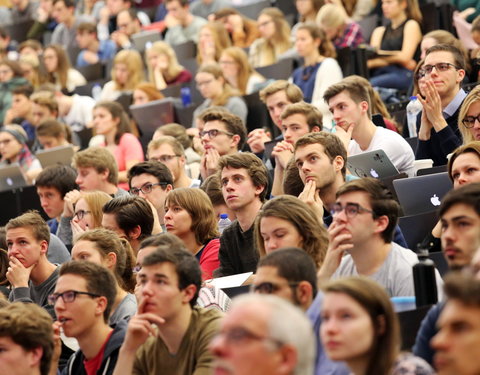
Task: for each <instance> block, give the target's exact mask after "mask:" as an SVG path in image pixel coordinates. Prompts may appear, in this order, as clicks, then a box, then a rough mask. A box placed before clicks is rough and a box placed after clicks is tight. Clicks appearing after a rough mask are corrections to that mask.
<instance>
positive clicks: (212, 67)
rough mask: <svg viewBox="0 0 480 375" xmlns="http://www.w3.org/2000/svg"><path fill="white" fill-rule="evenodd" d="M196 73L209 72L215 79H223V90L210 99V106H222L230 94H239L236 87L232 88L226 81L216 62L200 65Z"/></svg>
mask: <svg viewBox="0 0 480 375" xmlns="http://www.w3.org/2000/svg"><path fill="white" fill-rule="evenodd" d="M198 73H208V74H211V75H212V76H213V77H214V78H215V79H220V78H221V79H222V80H223V90H222V93H221V94H220V95H219V96H218V97H216V98H213V99H212V103H211V106H215V105H217V106H224V105H225V104H227V102H228V99H230V98H231V97H232V96H239V95H240V92H239V91H238V90H237V89H234V88H233V87H232V86H231V85H230V84H229V83H227V80H226V79H225V77H224V76H223V72H222V68H220V66H219V65H218V64H206V65H203V66H202V67H200V69H198V71H197V74H198Z"/></svg>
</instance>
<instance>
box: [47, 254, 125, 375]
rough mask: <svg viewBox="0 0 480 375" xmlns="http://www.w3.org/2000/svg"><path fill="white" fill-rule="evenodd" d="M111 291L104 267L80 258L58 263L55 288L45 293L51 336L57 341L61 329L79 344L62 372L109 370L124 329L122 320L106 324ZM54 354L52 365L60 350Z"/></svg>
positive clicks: (112, 285)
mask: <svg viewBox="0 0 480 375" xmlns="http://www.w3.org/2000/svg"><path fill="white" fill-rule="evenodd" d="M115 295H116V283H115V279H114V277H113V275H112V274H111V272H109V271H108V270H107V269H106V268H105V267H102V266H100V265H97V264H94V263H92V262H84V261H71V262H68V263H65V264H63V265H62V266H61V267H60V273H59V277H58V281H57V285H56V286H55V291H54V292H53V293H52V294H51V295H50V296H49V297H48V300H49V303H50V304H51V305H52V306H53V307H54V309H55V313H56V316H57V321H56V322H55V323H54V324H53V328H54V333H55V338H56V340H58V341H60V330H62V331H63V334H64V335H65V336H66V337H73V338H75V339H76V340H77V342H78V345H79V347H80V349H79V350H78V351H77V352H76V353H74V354H73V355H72V356H71V357H70V359H69V360H68V363H67V366H66V367H65V368H64V369H63V371H62V374H112V373H113V370H114V368H115V364H116V362H117V358H118V353H119V350H120V346H121V345H122V342H123V340H124V338H125V333H126V329H127V322H126V321H120V322H119V323H117V324H116V325H115V326H114V327H113V328H112V327H110V326H109V325H108V319H109V316H110V312H111V310H112V306H113V304H114V302H115ZM55 354H56V356H55V357H54V361H53V364H54V366H55V365H57V363H58V359H59V358H58V357H59V354H60V353H58V352H56V353H55ZM51 373H52V372H51Z"/></svg>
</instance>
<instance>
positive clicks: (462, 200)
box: [439, 182, 480, 217]
mask: <svg viewBox="0 0 480 375" xmlns="http://www.w3.org/2000/svg"><path fill="white" fill-rule="evenodd" d="M457 204H464V205H466V206H469V207H471V208H472V209H473V210H474V211H475V212H476V213H477V215H478V216H480V183H478V182H477V183H472V184H468V185H464V186H461V187H459V188H458V189H454V190H450V191H449V192H448V193H447V195H445V197H443V200H442V204H441V205H440V211H439V215H440V217H442V216H443V215H445V214H446V213H447V211H448V210H449V209H450V208H452V207H453V206H455V205H457Z"/></svg>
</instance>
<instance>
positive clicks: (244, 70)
mask: <svg viewBox="0 0 480 375" xmlns="http://www.w3.org/2000/svg"><path fill="white" fill-rule="evenodd" d="M223 54H225V55H227V56H229V57H231V58H232V59H233V60H235V64H237V66H238V76H237V85H238V87H237V88H238V90H240V93H241V94H242V95H245V94H246V93H247V84H248V80H249V79H250V76H251V75H253V74H258V73H257V72H255V70H254V69H253V67H252V65H251V64H250V62H249V61H248V56H247V54H246V52H245V51H244V50H243V49H242V48H240V47H229V48H226V49H224V50H223V52H222V55H223Z"/></svg>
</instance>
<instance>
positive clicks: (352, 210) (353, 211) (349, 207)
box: [330, 203, 375, 219]
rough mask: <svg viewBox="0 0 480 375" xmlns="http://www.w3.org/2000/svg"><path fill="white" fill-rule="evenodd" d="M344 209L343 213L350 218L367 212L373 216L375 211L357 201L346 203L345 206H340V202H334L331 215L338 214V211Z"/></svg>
mask: <svg viewBox="0 0 480 375" xmlns="http://www.w3.org/2000/svg"><path fill="white" fill-rule="evenodd" d="M343 210H345V215H346V216H347V217H348V218H349V219H352V218H354V217H355V216H357V215H358V214H361V213H365V212H368V213H370V214H372V215H373V217H375V212H374V211H372V210H369V209H367V208H364V207H362V206H360V205H359V204H358V203H347V204H346V205H345V206H342V205H341V204H340V203H334V204H333V206H332V209H331V211H330V212H331V213H332V216H336V215H338V214H339V213H340V212H342V211H343Z"/></svg>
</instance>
